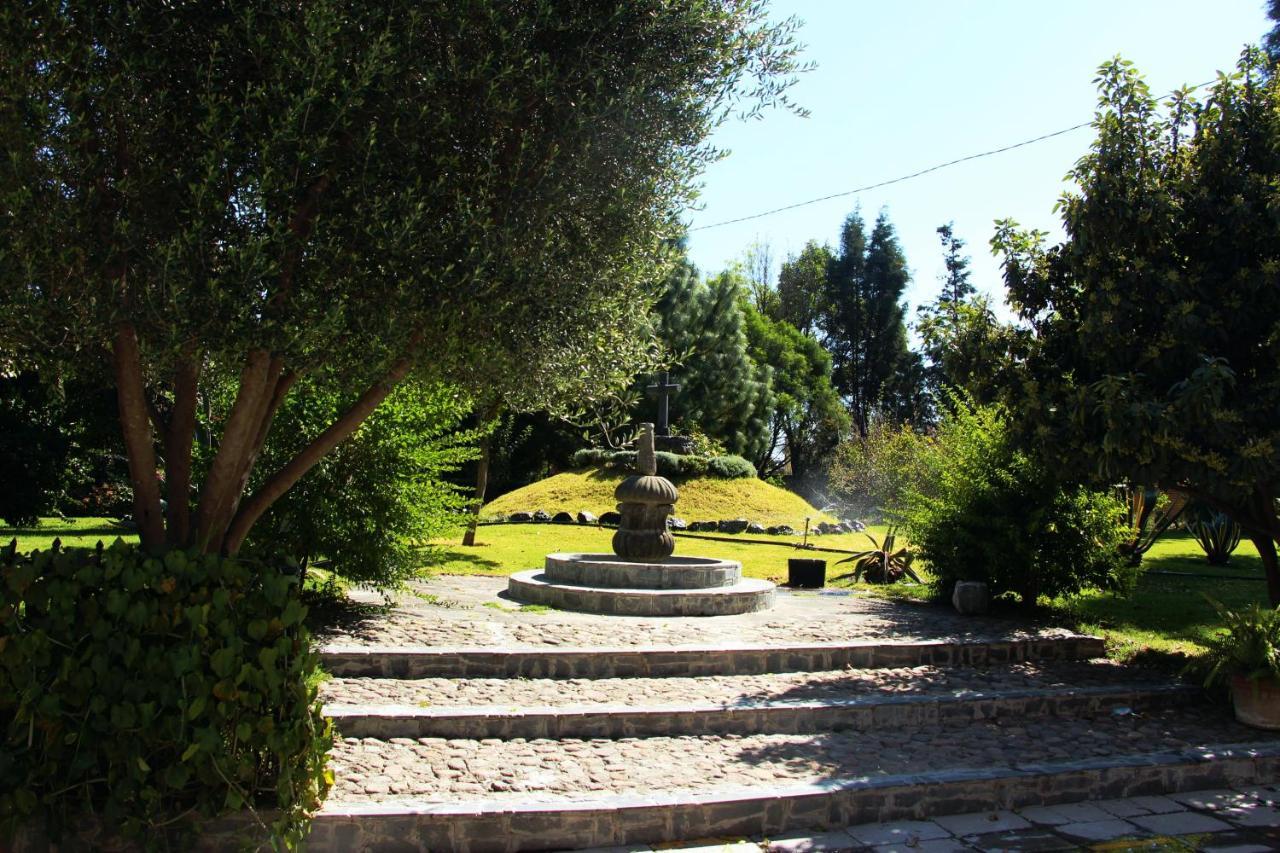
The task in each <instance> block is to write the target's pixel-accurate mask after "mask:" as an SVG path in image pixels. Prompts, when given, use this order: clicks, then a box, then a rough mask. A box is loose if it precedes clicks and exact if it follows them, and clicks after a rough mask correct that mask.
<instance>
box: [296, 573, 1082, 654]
mask: <svg viewBox="0 0 1280 853" xmlns="http://www.w3.org/2000/svg"><path fill="white" fill-rule="evenodd" d="M505 589H506V579H505V578H491V577H466V576H456V577H455V576H448V577H440V578H435V579H433V580H432V581H430V582H426V583H420V584H418V585H417V586H416V587H415V589H414V591H413V592H411V593H406V594H402V595H401V596H399V597H398V598H397V600H396V602H395V607H394V609H392V610H391V611H390V612H387V613H382V612H377V613H369V614H368V615H366V616H364V617H362V618H356V619H353V620H350V621H348V622H347V623H346V624H343V625H340V626H336V627H332V628H330V629H328V630H327V631H325V632H324V633H323V634H322V635H321V637H320V639H321V640H322V641H323V642H326V643H332V644H352V643H356V644H369V645H388V646H416V645H423V646H441V647H476V646H485V647H497V648H505V649H518V648H552V647H556V646H566V647H582V646H586V647H592V646H599V647H611V648H617V647H626V646H675V647H679V646H698V645H708V644H733V643H742V644H766V645H767V644H777V643H837V642H842V641H852V640H868V639H884V638H897V639H935V638H946V639H966V638H972V637H988V636H992V635H1008V636H1011V637H1018V636H1028V635H1030V634H1033V633H1050V634H1053V633H1066V632H1062V631H1054V630H1053V629H1048V630H1047V631H1041V632H1037V631H1035V630H1034V629H1033V628H1028V627H1027V626H1023V625H1020V624H1017V623H1012V622H1010V621H1008V620H1002V619H978V618H971V617H970V618H966V617H961V616H959V615H958V614H956V613H955V612H954V611H953V610H951V609H950V608H948V607H939V606H933V605H925V604H903V603H896V602H891V601H887V600H885V599H883V598H877V597H875V596H872V595H866V594H857V595H853V594H842V591H833V592H837V593H841V594H819V593H804V592H794V593H792V592H786V591H780V594H779V596H778V604H777V606H776V607H774V608H773V609H771V610H767V611H764V612H759V613H745V614H742V615H739V616H708V617H700V618H692V619H691V618H679V617H646V616H600V615H595V614H589V613H572V612H569V611H563V610H546V609H539V608H534V609H525V608H522V607H521V606H520V605H519V604H517V603H516V602H512V601H506V600H504V599H502V598H500V597H499V595H500V593H501V592H502V591H503V590H505ZM366 600H368V601H370V602H374V601H380V599H378V598H377V597H376V596H372V595H370V596H366Z"/></svg>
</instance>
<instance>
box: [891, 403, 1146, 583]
mask: <svg viewBox="0 0 1280 853" xmlns="http://www.w3.org/2000/svg"><path fill="white" fill-rule="evenodd" d="M919 461H920V465H921V469H920V470H921V475H922V476H921V479H920V480H919V481H917V484H915V485H911V486H909V487H908V489H907V490H906V492H905V494H904V495H903V499H904V509H903V512H902V517H903V521H904V522H905V525H906V533H907V539H908V540H909V541H910V542H911V544H912V545H913V546H914V547H915V548H916V549H917V551H918V553H919V554H920V556H921V557H922V558H923V559H924V560H926V561H927V562H928V563H929V566H930V571H931V573H932V575H933V577H934V585H935V592H936V594H938V595H939V596H943V597H945V596H948V595H950V593H951V588H952V586H953V585H954V583H955V582H956V581H958V580H972V581H985V582H986V583H987V584H988V585H989V587H990V590H991V593H992V595H999V594H1001V593H1004V592H1016V593H1017V594H1018V595H1019V596H1020V597H1021V599H1022V603H1023V605H1025V606H1034V605H1035V603H1036V600H1037V598H1038V597H1039V596H1041V595H1058V594H1062V593H1071V592H1078V591H1079V590H1081V589H1083V588H1085V587H1087V586H1099V587H1110V588H1119V589H1131V588H1132V585H1133V584H1134V582H1135V581H1136V569H1134V568H1132V567H1128V566H1126V565H1125V561H1124V560H1123V559H1122V557H1121V554H1120V545H1121V543H1122V542H1124V541H1125V539H1126V537H1127V535H1128V533H1129V531H1128V526H1127V524H1126V523H1125V520H1124V508H1123V506H1122V505H1121V504H1120V503H1119V501H1117V500H1116V499H1115V498H1114V497H1112V496H1110V495H1107V494H1103V493H1100V492H1095V491H1091V490H1089V489H1086V488H1083V487H1079V486H1071V485H1065V486H1064V485H1062V484H1061V483H1060V481H1059V480H1058V479H1057V478H1056V477H1055V476H1054V475H1053V472H1051V471H1049V470H1048V469H1047V468H1046V467H1045V466H1044V465H1043V464H1042V463H1040V462H1039V461H1038V460H1036V459H1033V458H1031V457H1029V456H1028V455H1026V454H1025V453H1022V452H1020V451H1018V450H1017V449H1015V448H1014V447H1013V446H1012V444H1011V442H1010V440H1009V435H1008V431H1007V428H1006V423H1005V418H1004V415H1003V412H1002V411H1001V410H1000V409H999V408H997V407H973V406H971V405H969V404H966V403H964V402H959V403H958V405H957V408H956V411H955V412H954V413H953V414H950V415H948V416H946V417H945V418H944V419H943V422H942V425H941V426H940V428H939V431H938V435H937V438H936V440H935V441H932V442H928V443H926V444H922V445H921V448H920V455H919Z"/></svg>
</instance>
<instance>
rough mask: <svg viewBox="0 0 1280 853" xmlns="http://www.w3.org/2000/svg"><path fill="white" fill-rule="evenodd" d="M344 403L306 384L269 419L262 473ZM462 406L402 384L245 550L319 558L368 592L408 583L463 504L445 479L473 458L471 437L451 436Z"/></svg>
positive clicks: (454, 396) (288, 497)
mask: <svg viewBox="0 0 1280 853" xmlns="http://www.w3.org/2000/svg"><path fill="white" fill-rule="evenodd" d="M344 403H345V401H344V400H343V398H342V396H341V395H339V394H337V393H334V392H332V391H326V390H325V389H323V388H319V387H316V386H314V385H308V386H307V387H304V388H303V389H301V390H300V391H298V392H295V393H294V395H293V396H292V397H291V398H290V400H289V401H288V402H287V403H286V404H285V405H284V406H283V407H282V409H281V411H280V413H279V414H278V415H277V416H276V419H277V422H278V426H279V428H278V429H277V430H275V436H274V437H273V438H272V439H271V440H270V441H269V442H268V443H267V447H266V448H265V451H264V453H265V455H266V459H265V462H266V463H267V464H266V465H265V466H264V467H265V468H266V469H267V470H271V469H273V468H275V467H276V466H277V465H278V464H283V460H287V459H289V458H290V457H292V456H293V455H294V454H295V453H296V452H297V451H298V449H299V448H301V447H302V446H304V445H305V444H306V443H307V442H308V441H310V440H311V439H312V438H313V437H314V436H315V435H316V434H317V433H319V432H320V431H321V430H323V429H324V428H325V427H326V426H328V424H330V423H332V422H333V419H334V417H335V416H336V414H337V413H338V412H339V411H341V409H342V408H343V406H344ZM468 408H469V401H468V400H466V399H465V398H464V397H462V396H461V395H459V394H458V393H457V391H456V390H454V389H452V388H449V387H447V386H443V385H426V384H422V383H415V382H408V383H405V384H402V385H401V386H399V387H398V388H397V389H396V390H395V391H393V392H392V394H391V395H390V396H389V397H388V398H387V400H386V401H385V402H384V403H383V404H382V405H381V406H379V407H378V409H377V410H376V411H375V412H374V413H373V415H372V416H371V417H370V418H369V420H367V421H365V423H364V425H363V426H362V427H361V429H360V431H359V432H357V433H356V434H355V436H353V437H352V438H351V439H350V440H348V441H346V442H344V443H343V444H341V445H339V446H338V448H337V449H336V450H335V451H333V452H332V453H330V454H329V455H328V456H326V457H325V458H324V459H322V460H321V461H320V462H319V464H317V465H316V467H315V468H313V469H311V471H310V472H309V473H308V474H307V476H306V477H304V478H303V479H302V480H301V481H299V483H298V484H297V485H296V486H295V487H294V488H293V489H291V490H290V491H289V492H288V493H286V494H285V496H284V497H283V498H282V499H281V500H279V501H277V502H276V503H275V504H274V505H273V506H272V508H271V510H270V511H269V513H268V515H267V516H266V517H265V519H264V521H263V523H261V524H259V525H258V527H257V528H255V532H254V535H253V537H252V538H251V539H250V541H249V543H248V546H247V547H248V552H249V553H265V554H271V553H287V554H290V555H292V556H294V557H296V558H298V559H299V560H301V561H302V562H303V564H304V565H305V564H306V562H308V561H310V560H311V559H313V558H316V557H324V558H327V560H328V565H329V568H330V569H331V570H332V571H333V572H334V573H335V574H337V575H338V576H340V577H342V578H345V579H347V580H351V581H355V582H358V583H363V584H369V585H372V586H376V587H392V586H395V585H396V584H398V583H400V582H402V581H404V580H405V579H407V578H409V577H412V576H413V574H414V573H415V572H417V571H418V569H420V568H421V566H422V565H423V563H424V561H427V560H428V556H429V555H427V554H425V553H424V549H425V548H426V547H427V546H426V542H427V540H430V539H432V538H436V537H439V536H442V535H444V534H446V533H448V532H449V531H450V530H452V529H453V528H454V527H455V526H456V524H457V520H458V516H459V514H460V512H461V511H462V509H463V508H465V506H466V504H467V500H466V498H465V497H464V495H463V494H462V493H461V491H460V490H459V489H458V488H457V487H455V486H453V485H451V484H450V483H449V482H448V481H447V477H448V475H449V474H451V473H453V472H454V471H456V470H458V468H459V466H460V465H462V463H464V462H466V461H467V460H469V459H474V458H475V456H476V449H475V446H474V441H475V440H476V438H477V435H476V432H475V431H472V430H468V431H458V430H457V427H458V424H459V422H460V421H461V420H462V419H463V418H464V417H465V416H466V414H467V410H468Z"/></svg>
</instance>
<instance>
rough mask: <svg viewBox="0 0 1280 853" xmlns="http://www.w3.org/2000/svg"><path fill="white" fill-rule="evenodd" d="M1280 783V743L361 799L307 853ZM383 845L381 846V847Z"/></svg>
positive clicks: (332, 819)
mask: <svg viewBox="0 0 1280 853" xmlns="http://www.w3.org/2000/svg"><path fill="white" fill-rule="evenodd" d="M1277 780H1280V741H1267V742H1262V743H1254V744H1228V745H1219V746H1205V747H1197V748H1194V749H1189V750H1184V751H1180V752H1172V753H1147V754H1136V755H1129V756H1118V757H1111V758H1105V759H1091V760H1085V761H1071V762H1055V763H1047V764H1027V765H1023V766H1020V767H1006V768H961V769H951V770H943V771H935V772H930V773H917V774H904V775H897V776H880V777H858V778H850V779H832V780H829V781H821V782H815V783H811V784H806V785H796V786H789V787H787V788H770V789H759V788H756V789H750V788H739V789H733V790H730V789H725V790H722V791H719V792H713V793H700V794H690V793H685V794H673V795H655V796H649V797H615V798H610V799H607V800H598V801H594V802H561V803H546V802H544V803H531V804H527V805H519V804H512V803H511V801H510V800H507V801H475V802H469V803H449V804H442V803H426V802H424V803H418V804H408V803H402V804H386V805H367V806H358V805H352V804H336V803H335V804H331V805H327V806H325V808H324V809H322V810H321V812H320V813H319V814H318V815H317V816H316V817H315V820H314V821H313V822H312V827H311V834H310V836H309V838H308V847H307V849H308V850H311V851H314V853H327V852H328V851H347V850H359V849H387V850H396V851H405V850H415V849H416V850H450V851H457V853H515V851H525V850H565V849H581V848H589V847H609V846H615V845H624V844H652V843H655V842H666V841H680V840H684V839H692V838H712V837H745V836H765V837H768V836H770V835H779V834H781V833H784V832H792V831H800V830H809V831H824V830H830V829H836V828H840V827H844V826H850V825H856V824H861V823H873V822H877V821H891V820H913V819H922V818H929V817H937V816H941V815H947V814H963V813H966V812H975V811H985V810H998V809H1019V808H1026V807H1028V806H1033V805H1055V804H1059V803H1069V802H1080V801H1084V800H1096V799H1114V798H1123V797H1135V796H1146V795H1152V794H1171V793H1178V792H1183V791H1195V790H1205V789H1210V788H1220V787H1236V786H1241V785H1255V784H1269V783H1274V782H1276V781H1277ZM382 845H385V848H384V847H383V846H382Z"/></svg>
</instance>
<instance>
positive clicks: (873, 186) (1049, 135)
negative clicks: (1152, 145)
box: [689, 80, 1217, 231]
mask: <svg viewBox="0 0 1280 853" xmlns="http://www.w3.org/2000/svg"><path fill="white" fill-rule="evenodd" d="M1216 82H1217V81H1216V80H1209V81H1207V82H1205V83H1201V84H1199V85H1197V86H1193V87H1192V89H1193V90H1195V89H1203V88H1204V87H1205V86H1211V85H1213V84H1214V83H1216ZM1172 96H1173V93H1172V92H1170V93H1169V94H1168V95H1165V96H1164V97H1163V98H1161V99H1160V100H1162V101H1163V100H1167V99H1168V98H1170V97H1172ZM1091 124H1093V119H1090V120H1089V121H1085V122H1081V123H1080V124H1073V125H1072V126H1071V127H1064V128H1063V129H1062V130H1055V131H1054V132H1053V133H1046V134H1043V135H1041V136H1036V137H1033V138H1031V139H1024V140H1022V141H1021V142H1015V143H1013V144H1012V145H1005V146H1002V147H1000V148H992V149H991V150H990V151H983V152H980V153H978V154H970V155H968V156H967V157H957V158H956V159H954V160H948V161H947V162H945V163H939V164H938V165H936V166H930V167H929V168H927V169H921V170H920V171H918V172H912V173H911V174H909V175H901V176H899V177H897V178H890V179H889V180H887V181H880V182H879V183H877V184H867V185H866V186H863V187H858V188H856V189H852V190H845V191H844V192H838V193H832V194H831V195H824V196H821V197H819V198H811V199H808V200H806V201H798V202H796V203H795V204H787V205H783V206H782V207H775V208H773V209H772V210H765V211H762V212H760V213H752V214H750V215H749V216H739V217H737V218H736V219H725V220H723V221H721V222H712V223H711V224H710V225H695V226H691V227H690V228H689V230H690V231H706V230H707V229H708V228H719V227H721V226H722V225H733V224H735V223H738V222H749V221H751V220H752V219H763V218H764V217H766V216H773V215H774V214H775V213H783V212H785V211H788V210H795V209H796V208H798V207H808V206H809V205H811V204H819V203H820V202H824V201H830V200H831V199H833V198H843V197H845V196H850V195H857V194H858V193H863V192H867V191H868V190H876V189H880V188H881V187H887V186H891V185H892V184H900V183H902V182H903V181H909V180H911V179H912V178H918V177H920V176H921V175H927V174H929V173H930V172H937V171H938V170H940V169H946V168H949V167H951V166H956V165H959V164H960V163H967V162H969V161H970V160H981V159H982V158H983V157H992V156H994V155H996V154H1003V153H1004V152H1006V151H1012V150H1014V149H1015V148H1023V147H1025V146H1027V145H1034V144H1035V143H1037V142H1043V141H1045V140H1046V139H1053V138H1054V137H1055V136H1062V135H1064V134H1067V133H1072V132H1073V131H1077V130H1080V129H1081V128H1085V127H1088V126H1089V125H1091Z"/></svg>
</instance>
